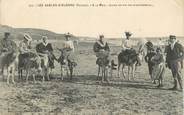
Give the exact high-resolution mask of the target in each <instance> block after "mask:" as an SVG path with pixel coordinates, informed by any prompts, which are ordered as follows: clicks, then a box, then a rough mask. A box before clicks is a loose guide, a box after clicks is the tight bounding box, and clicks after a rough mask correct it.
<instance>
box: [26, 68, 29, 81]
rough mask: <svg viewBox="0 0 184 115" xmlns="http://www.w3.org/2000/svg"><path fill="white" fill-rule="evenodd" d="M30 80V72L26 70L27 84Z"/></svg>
mask: <svg viewBox="0 0 184 115" xmlns="http://www.w3.org/2000/svg"><path fill="white" fill-rule="evenodd" d="M28 79H29V70H26V83H28Z"/></svg>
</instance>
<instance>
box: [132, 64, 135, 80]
mask: <svg viewBox="0 0 184 115" xmlns="http://www.w3.org/2000/svg"><path fill="white" fill-rule="evenodd" d="M135 69H136V66H135V64H133V65H132V80H134V78H135Z"/></svg>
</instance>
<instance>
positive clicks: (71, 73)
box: [70, 66, 73, 80]
mask: <svg viewBox="0 0 184 115" xmlns="http://www.w3.org/2000/svg"><path fill="white" fill-rule="evenodd" d="M72 78H73V67H72V66H71V67H70V79H71V80H72Z"/></svg>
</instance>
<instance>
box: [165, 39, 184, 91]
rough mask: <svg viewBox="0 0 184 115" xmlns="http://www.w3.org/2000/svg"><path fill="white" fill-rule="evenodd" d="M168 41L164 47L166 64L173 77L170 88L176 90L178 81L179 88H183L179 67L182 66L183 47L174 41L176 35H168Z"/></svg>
mask: <svg viewBox="0 0 184 115" xmlns="http://www.w3.org/2000/svg"><path fill="white" fill-rule="evenodd" d="M169 41H170V44H169V45H168V46H167V47H166V51H165V53H166V63H167V66H168V67H169V68H170V69H171V72H172V75H173V78H174V86H173V87H172V88H170V89H171V90H176V89H177V84H178V83H179V85H180V88H181V89H183V87H182V74H181V69H182V68H183V67H182V61H183V57H184V49H183V46H182V45H181V44H179V43H178V42H176V41H177V40H176V36H174V35H170V36H169Z"/></svg>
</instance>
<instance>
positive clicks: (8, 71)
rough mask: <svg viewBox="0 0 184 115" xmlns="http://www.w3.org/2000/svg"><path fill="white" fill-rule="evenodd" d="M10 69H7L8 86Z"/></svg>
mask: <svg viewBox="0 0 184 115" xmlns="http://www.w3.org/2000/svg"><path fill="white" fill-rule="evenodd" d="M10 72H11V71H10V67H8V68H7V84H10Z"/></svg>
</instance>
